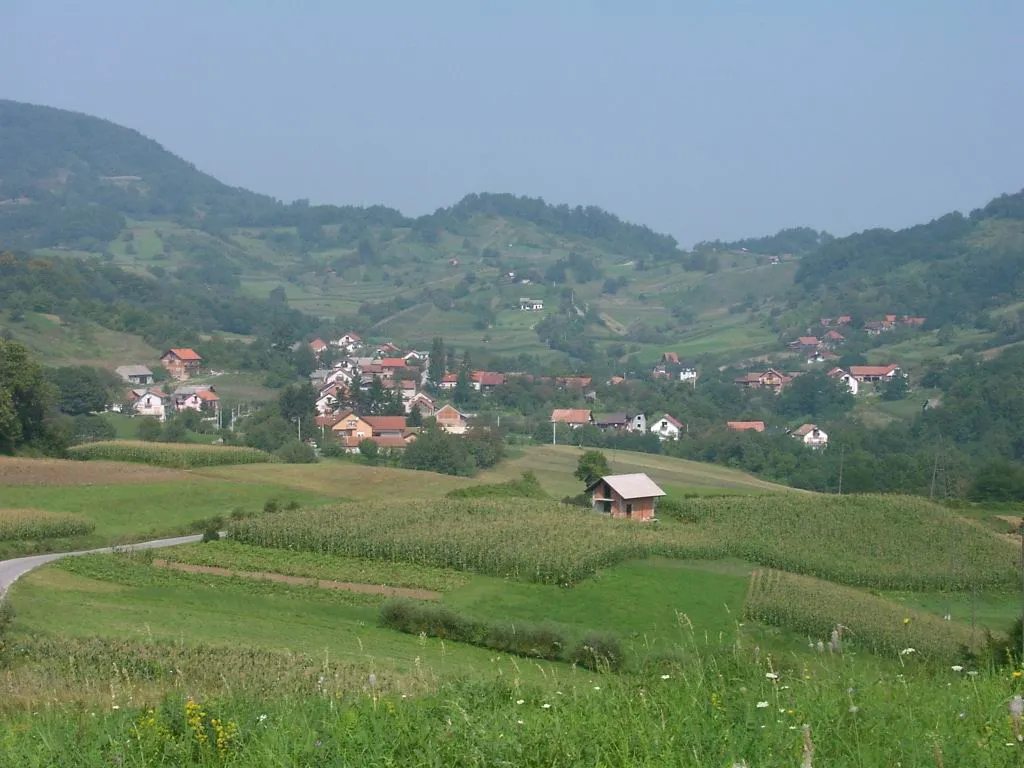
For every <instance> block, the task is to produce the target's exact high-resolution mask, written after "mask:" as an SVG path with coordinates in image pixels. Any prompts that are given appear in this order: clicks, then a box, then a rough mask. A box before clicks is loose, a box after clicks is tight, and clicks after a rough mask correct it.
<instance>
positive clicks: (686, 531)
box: [232, 495, 1017, 590]
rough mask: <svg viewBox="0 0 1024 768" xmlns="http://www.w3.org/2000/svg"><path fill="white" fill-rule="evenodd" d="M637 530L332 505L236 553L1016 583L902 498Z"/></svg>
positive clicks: (549, 517) (939, 515) (569, 573)
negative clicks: (671, 561) (666, 564)
mask: <svg viewBox="0 0 1024 768" xmlns="http://www.w3.org/2000/svg"><path fill="white" fill-rule="evenodd" d="M684 507H685V509H684V516H685V517H686V518H687V519H689V520H690V522H689V523H678V522H675V521H670V522H665V523H662V524H660V525H654V526H652V525H646V524H641V523H636V522H633V521H628V520H611V519H608V518H606V517H603V516H599V515H595V514H593V513H591V512H588V511H578V510H575V509H570V508H566V507H564V506H559V505H557V504H552V503H550V502H544V501H540V500H526V499H520V500H504V499H488V500H476V501H474V500H469V499H466V500H461V499H445V500H440V501H435V502H422V503H418V504H416V505H415V506H413V505H412V504H389V503H371V504H360V505H354V504H353V505H342V506H337V507H330V508H324V509H319V510H310V511H303V512H300V513H297V514H294V515H276V516H268V517H263V518H256V519H252V520H246V521H240V522H237V523H235V524H234V525H233V526H232V535H233V536H234V537H235V538H236V539H237V540H239V541H241V542H242V543H246V544H256V545H259V546H264V547H278V548H283V549H293V550H305V551H313V552H323V553H328V554H334V555H345V556H350V557H365V558H373V559H378V560H385V561H392V562H407V563H415V564H418V565H430V566H435V567H441V568H455V569H457V570H465V571H474V572H477V573H483V574H488V575H492V576H501V577H507V578H513V579H518V580H523V581H537V582H542V583H548V584H575V583H577V582H579V581H580V580H581V579H585V578H587V577H589V576H591V575H593V574H594V573H595V572H596V571H597V570H598V569H600V568H606V567H610V566H612V565H615V564H617V563H620V562H623V561H625V560H629V559H634V558H643V557H649V556H652V555H661V556H665V557H680V558H698V559H716V558H722V557H727V556H731V557H737V558H741V559H743V560H747V561H748V562H752V563H756V564H758V565H761V566H764V567H768V568H778V569H781V570H786V571H791V572H794V573H802V574H805V575H809V576H816V577H818V578H823V579H828V580H830V581H836V582H839V583H843V584H848V585H851V586H863V587H875V588H881V589H908V590H955V589H961V590H964V589H971V588H973V589H983V588H988V587H1003V586H1010V585H1015V584H1016V583H1017V574H1016V564H1017V560H1016V549H1015V548H1014V546H1013V545H1012V544H1010V543H1009V542H1006V541H1003V540H1002V539H1000V538H999V537H998V536H996V535H995V534H993V533H990V532H988V531H986V530H984V529H983V528H980V527H978V526H975V525H974V524H972V523H971V522H969V521H966V520H964V519H962V518H960V517H958V516H956V515H954V514H952V513H951V512H949V511H948V510H946V509H944V508H942V507H939V506H937V505H934V504H930V503H928V502H927V501H924V500H921V499H915V498H908V497H899V496H892V497H887V496H861V497H843V498H835V497H827V496H812V495H807V496H795V495H794V496H780V495H773V496H760V497H758V496H753V497H717V498H710V497H709V498H701V499H688V500H687V501H686V502H684Z"/></svg>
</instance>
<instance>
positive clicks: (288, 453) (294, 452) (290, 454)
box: [274, 440, 317, 464]
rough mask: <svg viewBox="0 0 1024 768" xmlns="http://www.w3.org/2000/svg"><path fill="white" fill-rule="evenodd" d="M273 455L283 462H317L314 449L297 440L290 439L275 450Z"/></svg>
mask: <svg viewBox="0 0 1024 768" xmlns="http://www.w3.org/2000/svg"><path fill="white" fill-rule="evenodd" d="M274 455H275V456H276V457H277V458H278V459H280V460H281V461H283V462H284V463H285V464H315V463H316V462H317V456H316V451H314V450H313V448H312V446H309V445H306V443H300V442H299V441H298V440H291V441H289V442H287V443H285V444H284V445H282V446H281V447H280V448H278V449H277V450H276V451H274Z"/></svg>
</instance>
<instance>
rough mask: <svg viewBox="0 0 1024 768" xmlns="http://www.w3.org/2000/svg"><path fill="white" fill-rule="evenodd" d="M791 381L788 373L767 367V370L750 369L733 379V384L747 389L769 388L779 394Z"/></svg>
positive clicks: (791, 378)
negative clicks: (748, 371)
mask: <svg viewBox="0 0 1024 768" xmlns="http://www.w3.org/2000/svg"><path fill="white" fill-rule="evenodd" d="M792 381H793V377H792V376H791V375H789V374H786V373H782V372H781V371H777V370H775V369H774V368H769V369H768V370H767V371H751V372H750V373H745V374H744V375H742V376H737V377H736V378H735V379H733V383H734V384H739V385H740V386H741V387H747V388H748V389H770V390H771V391H773V392H774V393H775V394H779V393H780V392H781V391H782V390H783V388H784V387H785V386H786V385H787V384H789V383H790V382H792Z"/></svg>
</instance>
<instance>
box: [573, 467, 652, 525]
mask: <svg viewBox="0 0 1024 768" xmlns="http://www.w3.org/2000/svg"><path fill="white" fill-rule="evenodd" d="M587 493H589V494H590V498H591V502H592V503H593V505H594V510H595V511H596V512H605V513H607V514H610V515H611V516H612V517H626V518H629V519H631V520H645V521H646V520H650V519H651V518H653V517H654V508H655V501H656V499H658V498H660V497H661V496H664V495H665V492H664V491H663V490H661V488H659V487H658V485H657V484H656V483H655V482H654V481H653V480H651V478H649V477H648V476H647V475H645V474H644V473H642V472H638V473H636V474H632V475H605V476H604V477H602V478H600V479H599V480H596V481H595V482H593V483H591V485H590V487H588V488H587Z"/></svg>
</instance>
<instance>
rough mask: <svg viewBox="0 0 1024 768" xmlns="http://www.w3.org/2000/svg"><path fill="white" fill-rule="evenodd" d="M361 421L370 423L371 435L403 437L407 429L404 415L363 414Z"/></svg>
mask: <svg viewBox="0 0 1024 768" xmlns="http://www.w3.org/2000/svg"><path fill="white" fill-rule="evenodd" d="M363 421H364V422H365V423H367V424H369V425H370V429H371V430H372V434H371V437H404V436H405V433H406V432H407V431H408V429H409V428H408V426H407V425H406V423H405V416H364V417H363Z"/></svg>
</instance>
